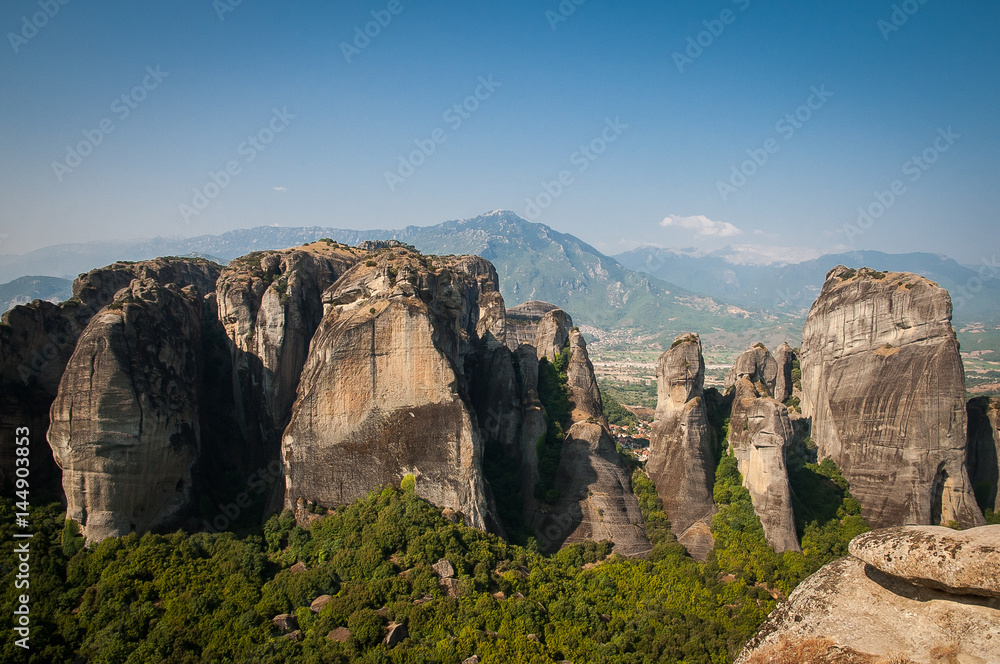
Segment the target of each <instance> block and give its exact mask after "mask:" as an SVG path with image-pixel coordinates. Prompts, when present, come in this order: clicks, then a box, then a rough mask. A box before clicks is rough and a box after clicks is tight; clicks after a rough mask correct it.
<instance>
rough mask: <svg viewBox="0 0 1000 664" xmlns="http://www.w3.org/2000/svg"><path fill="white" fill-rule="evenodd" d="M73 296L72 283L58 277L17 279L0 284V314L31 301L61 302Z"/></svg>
mask: <svg viewBox="0 0 1000 664" xmlns="http://www.w3.org/2000/svg"><path fill="white" fill-rule="evenodd" d="M72 295H73V282H72V281H71V280H70V279H61V278H59V277H19V278H17V279H15V280H14V281H11V282H10V283H6V284H0V312H4V311H7V310H8V309H10V308H12V307H16V306H17V305H19V304H27V303H28V302H31V301H32V300H48V301H49V302H62V301H63V300H68V299H69V298H70V297H72Z"/></svg>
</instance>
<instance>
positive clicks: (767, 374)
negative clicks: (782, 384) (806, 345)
mask: <svg viewBox="0 0 1000 664" xmlns="http://www.w3.org/2000/svg"><path fill="white" fill-rule="evenodd" d="M740 378H746V379H748V380H749V381H750V382H751V383H753V384H754V385H755V386H756V387H757V390H758V391H759V392H761V393H762V394H766V395H767V396H774V393H775V392H774V391H775V387H776V386H777V383H778V363H777V362H776V361H775V359H774V356H773V355H771V352H770V351H769V350H768V349H767V348H766V347H765V346H764V344H757V345H756V346H754V347H753V348H751V349H750V350H748V351H746V352H744V353H742V354H741V355H740V356H739V357H738V358H736V363H735V364H733V367H732V368H731V369H730V370H729V373H727V374H726V380H725V389H726V392H729V391H730V390H731V389H732V388H734V387H736V383H738V382H739V380H740Z"/></svg>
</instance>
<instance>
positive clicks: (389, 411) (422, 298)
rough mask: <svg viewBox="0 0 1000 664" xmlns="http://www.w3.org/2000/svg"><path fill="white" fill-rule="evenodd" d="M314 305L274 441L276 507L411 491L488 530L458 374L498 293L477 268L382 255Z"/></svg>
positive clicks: (474, 436) (472, 427) (471, 418)
mask: <svg viewBox="0 0 1000 664" xmlns="http://www.w3.org/2000/svg"><path fill="white" fill-rule="evenodd" d="M371 262H372V263H375V264H374V265H370V264H369V263H368V262H367V261H366V263H361V264H358V265H356V266H354V267H353V268H351V269H350V270H349V271H348V272H347V274H345V275H344V276H343V277H342V278H341V279H340V280H338V281H337V283H336V284H335V285H334V286H333V287H331V288H330V289H328V291H327V292H326V293H325V294H324V303H325V306H326V313H325V316H324V318H323V321H322V322H321V323H320V326H319V329H318V330H317V332H316V334H315V335H314V337H313V340H312V345H311V347H310V352H309V358H308V360H307V361H306V365H305V368H304V370H303V373H302V379H301V381H300V385H299V392H298V394H299V398H298V400H297V401H296V403H295V406H294V409H293V413H292V417H291V421H290V423H289V425H288V427H287V428H286V430H285V433H284V437H283V441H282V456H283V460H284V462H285V467H286V485H285V486H286V493H285V503H286V506H289V507H290V506H293V505H294V504H295V501H296V500H297V499H298V498H299V497H305V498H306V499H308V500H314V501H315V502H317V503H319V504H322V505H328V506H336V505H342V504H344V503H347V502H350V501H352V500H354V499H356V498H359V497H362V496H364V495H365V494H367V493H368V492H369V491H372V490H374V489H376V488H378V487H379V486H382V485H384V484H395V485H398V484H399V483H400V481H401V480H402V479H403V477H404V476H406V475H413V476H414V477H415V479H416V491H417V494H418V495H420V496H421V497H423V498H426V499H427V500H429V501H431V502H433V503H434V504H436V505H439V506H441V507H450V508H452V509H454V510H455V511H457V512H460V513H461V514H462V515H464V517H465V520H466V523H467V524H468V525H472V526H475V527H478V528H486V527H487V522H488V520H489V519H490V517H491V510H490V507H489V505H488V504H487V503H488V501H487V497H486V486H485V481H484V479H483V474H482V455H483V441H482V434H481V432H480V430H479V428H478V426H477V424H476V419H475V414H474V412H473V408H472V406H471V405H470V403H469V399H468V388H467V385H466V379H465V376H464V375H463V373H462V368H463V367H464V365H465V359H466V357H467V356H468V354H469V352H470V350H471V349H472V346H473V345H474V344H479V343H480V340H479V339H478V337H476V325H477V323H478V315H479V299H480V295H481V294H482V293H484V292H493V291H496V290H497V276H496V271H495V270H494V269H493V266H492V265H490V263H489V262H488V261H486V260H484V259H481V258H477V257H460V258H451V259H448V258H437V259H435V261H434V269H428V268H427V267H426V266H425V265H424V262H423V261H422V259H421V258H420V257H416V256H413V255H394V254H392V253H389V254H384V253H383V254H380V255H379V256H378V257H377V259H376V260H373V261H371Z"/></svg>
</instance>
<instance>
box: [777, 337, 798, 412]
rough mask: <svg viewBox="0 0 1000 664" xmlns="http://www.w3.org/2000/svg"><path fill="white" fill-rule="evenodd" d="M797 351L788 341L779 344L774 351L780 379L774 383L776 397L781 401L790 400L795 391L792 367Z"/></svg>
mask: <svg viewBox="0 0 1000 664" xmlns="http://www.w3.org/2000/svg"><path fill="white" fill-rule="evenodd" d="M796 359H797V358H796V356H795V351H794V350H792V347H791V346H789V345H788V344H787V343H784V344H781V345H780V346H778V350H776V351H774V360H775V362H776V363H777V365H778V379H777V381H776V382H775V384H774V398H775V399H776V400H777V401H780V402H781V403H785V402H786V401H788V399H789V397H791V396H792V392H793V391H794V386H793V381H792V368H793V365H794V363H795V360H796Z"/></svg>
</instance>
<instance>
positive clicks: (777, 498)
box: [729, 348, 801, 553]
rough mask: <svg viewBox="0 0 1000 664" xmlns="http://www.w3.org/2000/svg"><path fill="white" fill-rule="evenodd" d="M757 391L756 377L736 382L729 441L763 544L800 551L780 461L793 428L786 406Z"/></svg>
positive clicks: (783, 467) (786, 478)
mask: <svg viewBox="0 0 1000 664" xmlns="http://www.w3.org/2000/svg"><path fill="white" fill-rule="evenodd" d="M759 351H760V349H757V348H755V349H751V350H750V351H747V354H751V355H759ZM764 352H765V353H766V352H767V351H766V350H765V351H764ZM767 355H768V356H770V353H767ZM771 362H774V360H773V359H772V360H771ZM761 390H762V385H761V382H759V381H758V382H757V383H756V384H755V383H753V382H752V381H751V378H750V376H746V375H744V376H741V377H740V378H739V380H738V381H737V383H736V394H735V398H734V399H733V410H732V414H731V416H730V424H729V444H730V446H731V447H732V450H733V454H734V456H735V457H736V461H737V463H738V464H739V469H740V474H742V475H743V486H744V487H746V489H747V490H748V491H749V492H750V499H751V500H752V501H753V509H754V512H755V513H756V514H757V516H758V517H759V518H760V521H761V525H762V526H764V536H765V537H766V538H767V541H768V543H770V545H771V547H772V548H773V549H774V550H775V551H777V552H779V553H780V552H782V551H801V549H800V548H799V541H798V538H797V537H796V534H795V515H794V514H793V513H792V492H791V485H790V484H789V481H788V470H787V468H786V466H785V450H786V448H787V447H788V445H790V444H791V443H792V441H793V439H794V431H793V429H792V423H791V422H790V421H789V419H788V408H786V407H785V406H784V404H781V403H779V402H778V401H776V400H775V399H773V398H772V397H771V396H770V395H769V394H768V393H766V392H762V391H761Z"/></svg>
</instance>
